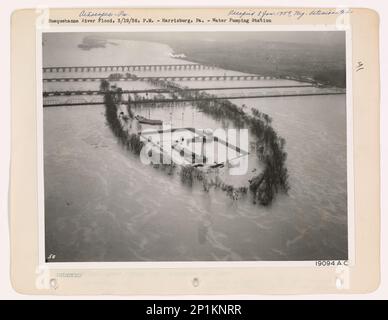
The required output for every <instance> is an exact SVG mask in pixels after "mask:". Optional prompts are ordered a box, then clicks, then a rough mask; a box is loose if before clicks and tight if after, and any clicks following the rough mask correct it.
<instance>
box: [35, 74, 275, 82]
mask: <svg viewBox="0 0 388 320" xmlns="http://www.w3.org/2000/svg"><path fill="white" fill-rule="evenodd" d="M265 79H267V80H273V79H277V77H273V76H260V75H223V76H206V75H198V76H150V77H141V76H140V77H139V76H133V75H131V76H130V77H125V76H122V77H76V78H74V77H66V78H44V79H43V81H44V82H78V81H88V82H90V81H101V80H109V81H152V80H154V81H161V80H165V81H230V80H265Z"/></svg>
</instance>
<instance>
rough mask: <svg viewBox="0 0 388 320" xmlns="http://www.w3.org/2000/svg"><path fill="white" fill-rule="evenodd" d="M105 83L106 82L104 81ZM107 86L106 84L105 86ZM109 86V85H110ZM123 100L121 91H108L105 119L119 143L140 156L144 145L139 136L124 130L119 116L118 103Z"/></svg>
mask: <svg viewBox="0 0 388 320" xmlns="http://www.w3.org/2000/svg"><path fill="white" fill-rule="evenodd" d="M103 81H105V80H103ZM104 85H105V84H104ZM108 86H109V83H108ZM120 100H121V93H120V90H118V91H117V92H114V91H106V93H105V95H104V104H105V117H106V120H107V123H108V125H109V127H110V129H111V130H112V131H113V133H114V134H115V136H116V137H118V138H119V141H120V142H121V143H122V144H123V145H124V146H125V147H126V148H127V149H129V150H131V151H132V152H134V153H135V154H137V155H139V154H140V152H141V150H142V148H143V146H144V143H143V142H142V141H141V140H140V137H139V135H137V134H135V133H131V134H130V133H128V131H126V130H123V127H122V124H121V122H120V120H119V117H118V114H117V103H118V102H119V101H120Z"/></svg>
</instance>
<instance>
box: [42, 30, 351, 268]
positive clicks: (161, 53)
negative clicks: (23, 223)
mask: <svg viewBox="0 0 388 320" xmlns="http://www.w3.org/2000/svg"><path fill="white" fill-rule="evenodd" d="M345 39H346V37H345V31H249V32H247V31H233V32H227V31H217V32H215V31H206V32H205V31H201V32H197V31H192V32H191V31H178V32H111V33H108V32H90V33H87V32H44V33H43V34H42V53H43V55H42V56H43V60H42V70H41V72H42V78H43V86H42V88H43V92H40V94H41V95H42V96H43V100H42V101H43V105H42V106H41V107H42V108H43V132H44V134H43V150H44V151H43V171H44V230H42V232H43V234H44V236H43V238H44V256H45V259H46V262H48V263H56V262H72V263H74V262H79V263H83V262H201V261H203V262H219V261H234V262H236V261H241V262H244V261H249V262H252V261H283V262H286V261H315V260H347V259H348V242H349V241H348V206H347V202H348V192H347V189H348V187H347V186H348V182H347V130H348V128H347V105H346V88H347V86H346V41H345Z"/></svg>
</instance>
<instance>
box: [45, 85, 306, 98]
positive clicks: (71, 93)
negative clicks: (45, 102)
mask: <svg viewBox="0 0 388 320" xmlns="http://www.w3.org/2000/svg"><path fill="white" fill-rule="evenodd" d="M313 87H314V85H312V84H301V85H283V86H245V87H243V86H239V87H208V88H184V89H181V90H179V91H182V90H183V91H222V90H250V89H282V88H313ZM176 91H178V90H174V89H142V90H122V91H121V93H133V94H139V93H170V92H176ZM104 94H105V92H104V91H100V90H61V91H45V92H43V97H53V96H54V97H55V96H75V95H78V96H79V95H82V96H83V95H104Z"/></svg>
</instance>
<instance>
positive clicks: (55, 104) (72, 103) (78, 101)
mask: <svg viewBox="0 0 388 320" xmlns="http://www.w3.org/2000/svg"><path fill="white" fill-rule="evenodd" d="M339 94H345V92H344V91H331V92H309V93H292V92H291V93H281V94H279V93H278V94H274V93H270V94H255V95H242V94H236V95H227V96H210V97H193V98H178V99H171V98H165V99H140V100H131V105H141V104H158V103H172V104H173V103H182V102H191V101H200V100H207V101H211V100H231V99H260V98H280V97H303V96H325V95H326V96H327V95H339ZM103 104H104V102H103V100H102V99H101V101H96V100H95V99H92V100H91V101H87V100H86V99H85V98H82V97H81V98H74V99H72V98H69V99H68V100H67V101H64V102H59V101H56V100H54V101H47V100H46V101H44V102H43V107H63V106H81V105H103Z"/></svg>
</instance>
